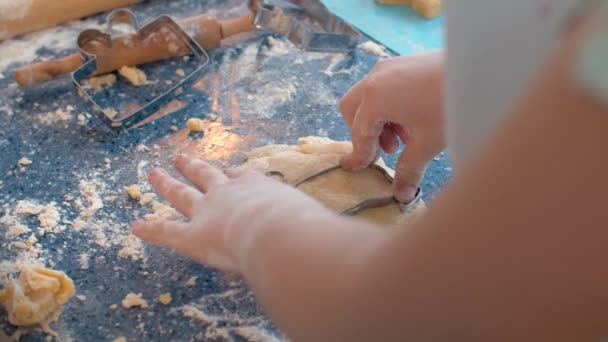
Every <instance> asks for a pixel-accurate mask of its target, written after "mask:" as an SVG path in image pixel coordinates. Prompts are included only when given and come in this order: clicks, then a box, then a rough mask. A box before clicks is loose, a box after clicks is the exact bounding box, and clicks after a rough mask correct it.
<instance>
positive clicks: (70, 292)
mask: <svg viewBox="0 0 608 342" xmlns="http://www.w3.org/2000/svg"><path fill="white" fill-rule="evenodd" d="M74 294H75V290H74V282H73V281H72V279H70V278H69V277H68V276H67V275H66V274H65V273H63V272H60V271H54V270H50V269H47V268H43V267H34V268H26V269H23V270H22V271H21V274H20V275H19V279H17V280H10V281H9V282H8V283H7V284H6V287H5V288H4V289H3V290H2V291H0V304H2V305H3V306H4V307H5V308H6V311H7V312H8V320H9V322H10V323H11V324H13V325H16V326H31V325H35V324H48V323H50V322H52V321H54V320H56V319H57V318H58V317H59V314H60V313H61V308H62V306H63V305H64V304H65V303H67V302H68V300H69V299H70V298H72V297H73V296H74Z"/></svg>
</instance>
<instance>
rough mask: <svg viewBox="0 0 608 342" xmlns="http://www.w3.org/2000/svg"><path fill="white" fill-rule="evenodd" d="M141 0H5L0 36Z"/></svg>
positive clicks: (0, 4)
mask: <svg viewBox="0 0 608 342" xmlns="http://www.w3.org/2000/svg"><path fill="white" fill-rule="evenodd" d="M139 1H141V0H61V1H59V0H2V1H0V40H3V39H8V38H11V37H14V36H17V35H20V34H24V33H28V32H32V31H36V30H40V29H43V28H47V27H52V26H55V25H58V24H61V23H64V22H67V21H70V20H73V19H78V18H82V17H86V16H89V15H92V14H96V13H101V12H105V11H108V10H111V9H114V8H119V7H124V6H128V5H132V4H134V3H137V2H139Z"/></svg>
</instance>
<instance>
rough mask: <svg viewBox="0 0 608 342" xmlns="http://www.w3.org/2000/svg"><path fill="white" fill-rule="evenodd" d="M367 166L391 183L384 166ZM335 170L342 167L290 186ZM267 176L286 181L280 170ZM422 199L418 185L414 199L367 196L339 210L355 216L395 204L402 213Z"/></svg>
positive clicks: (310, 177) (343, 213) (391, 178)
mask: <svg viewBox="0 0 608 342" xmlns="http://www.w3.org/2000/svg"><path fill="white" fill-rule="evenodd" d="M368 168H370V169H372V170H375V171H378V172H380V173H381V174H382V176H384V178H385V179H386V180H387V181H388V182H389V183H390V184H393V182H394V178H393V176H391V175H390V174H389V173H388V172H387V171H386V169H385V168H383V167H382V166H380V165H377V164H371V165H370V166H368ZM336 170H342V167H341V166H340V165H336V166H332V167H330V168H327V169H325V170H321V171H319V172H317V173H315V174H313V175H311V176H308V177H306V178H304V179H301V180H299V181H297V182H296V183H294V184H293V185H292V186H293V187H294V188H297V187H299V186H300V185H302V184H304V183H307V182H310V181H312V180H314V179H316V178H319V177H322V176H324V175H327V174H329V173H331V172H333V171H336ZM266 176H267V177H279V178H280V179H281V180H282V181H283V182H284V183H287V181H286V179H287V178H286V177H285V175H284V174H283V173H282V172H281V171H269V172H267V173H266ZM421 200H422V191H421V189H420V187H418V190H417V191H416V195H415V196H414V199H412V200H411V201H409V202H407V203H404V202H401V201H399V200H398V199H397V198H396V197H395V196H393V195H391V196H384V197H375V198H369V199H366V200H364V201H362V202H359V203H357V204H356V205H354V206H352V207H350V208H347V209H344V210H342V211H341V212H340V215H344V216H355V215H357V214H359V213H361V212H363V211H365V210H368V209H375V208H381V207H385V206H388V205H393V204H396V205H398V206H399V209H400V210H401V212H403V213H409V212H411V211H412V210H414V209H415V208H416V206H417V205H418V203H419V202H420V201H421Z"/></svg>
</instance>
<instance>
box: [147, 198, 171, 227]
mask: <svg viewBox="0 0 608 342" xmlns="http://www.w3.org/2000/svg"><path fill="white" fill-rule="evenodd" d="M152 211H153V213H152V214H146V215H145V216H144V219H145V220H146V221H149V222H156V221H162V220H173V219H175V218H176V217H177V211H175V209H173V208H172V207H170V206H168V205H166V204H162V203H160V202H157V201H152Z"/></svg>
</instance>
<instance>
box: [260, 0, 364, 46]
mask: <svg viewBox="0 0 608 342" xmlns="http://www.w3.org/2000/svg"><path fill="white" fill-rule="evenodd" d="M253 24H254V25H255V26H256V27H257V28H258V29H263V30H266V31H269V32H273V33H278V34H281V35H282V36H283V37H285V38H287V40H289V41H290V42H292V43H293V44H294V45H296V46H297V47H299V48H302V49H304V50H307V51H315V52H349V51H352V50H354V49H355V48H356V47H357V44H358V43H359V39H360V37H361V34H360V33H359V31H358V30H357V29H355V28H354V27H353V26H351V25H350V24H348V23H347V22H346V21H344V20H342V19H340V18H339V17H337V16H336V15H334V14H333V13H331V11H330V10H329V9H328V8H327V7H326V6H325V5H323V3H322V2H321V1H320V0H262V1H260V2H258V4H257V11H256V15H255V17H254V20H253Z"/></svg>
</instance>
